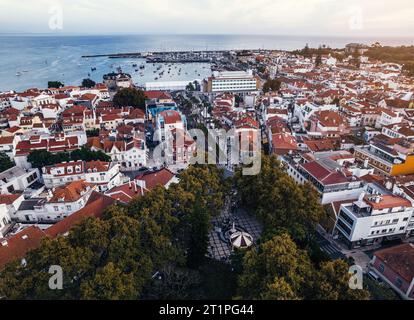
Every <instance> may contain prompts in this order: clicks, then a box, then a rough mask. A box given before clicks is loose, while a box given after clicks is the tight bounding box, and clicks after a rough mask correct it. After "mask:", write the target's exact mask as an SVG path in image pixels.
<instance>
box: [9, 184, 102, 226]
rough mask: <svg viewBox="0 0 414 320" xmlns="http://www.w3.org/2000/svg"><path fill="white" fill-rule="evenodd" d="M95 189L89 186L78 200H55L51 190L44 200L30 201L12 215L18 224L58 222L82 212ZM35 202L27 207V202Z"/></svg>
mask: <svg viewBox="0 0 414 320" xmlns="http://www.w3.org/2000/svg"><path fill="white" fill-rule="evenodd" d="M93 190H94V188H91V187H90V186H88V187H87V188H86V189H84V190H82V192H81V195H80V196H79V197H78V198H76V199H70V200H66V199H63V198H62V199H58V200H57V201H56V200H51V199H53V198H52V197H53V193H54V191H52V190H49V195H48V197H47V198H44V199H29V200H26V201H25V202H23V204H22V207H20V209H19V210H18V211H17V212H15V213H14V214H13V215H12V218H13V220H15V221H18V222H31V223H38V222H58V221H60V220H62V219H64V218H66V217H68V216H69V215H71V214H73V213H75V212H77V211H79V210H81V209H82V208H83V207H84V206H85V205H86V203H87V202H88V200H89V197H90V196H91V194H92V191H93ZM30 201H31V202H33V203H32V204H31V205H26V204H25V203H27V202H30Z"/></svg>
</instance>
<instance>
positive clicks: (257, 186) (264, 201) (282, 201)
mask: <svg viewBox="0 0 414 320" xmlns="http://www.w3.org/2000/svg"><path fill="white" fill-rule="evenodd" d="M235 183H236V187H237V189H238V192H239V197H240V200H241V204H242V205H244V206H245V207H247V208H248V209H249V211H251V212H253V213H254V215H255V216H256V217H257V218H258V219H259V220H260V221H262V223H263V225H264V226H265V235H270V236H273V235H274V234H275V233H276V232H278V231H280V230H283V231H287V232H289V234H290V235H291V236H292V237H293V239H295V241H297V242H298V243H301V244H303V245H304V246H306V245H308V244H309V242H310V237H312V235H313V234H314V232H315V228H316V225H317V224H318V222H319V221H320V219H321V218H322V217H323V216H324V214H325V212H324V210H323V207H322V206H321V205H320V203H319V197H318V194H317V192H316V191H315V190H314V188H313V187H312V186H311V185H309V184H305V185H303V186H302V185H299V184H297V183H296V182H295V181H294V180H293V179H292V178H290V177H289V176H288V175H287V174H286V173H285V172H284V170H283V169H282V168H281V165H280V162H279V161H277V159H276V158H275V157H274V156H265V155H263V156H262V169H261V171H260V173H259V174H258V175H256V176H244V175H243V174H242V171H241V170H238V171H237V172H236V177H235ZM257 190H266V191H265V192H257ZM292 199H295V201H292Z"/></svg>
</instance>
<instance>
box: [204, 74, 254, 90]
mask: <svg viewBox="0 0 414 320" xmlns="http://www.w3.org/2000/svg"><path fill="white" fill-rule="evenodd" d="M257 90H259V80H258V79H257V78H256V77H255V76H254V75H253V72H252V71H251V70H248V71H225V72H214V74H213V76H212V77H210V78H208V80H207V92H212V93H215V92H252V91H257Z"/></svg>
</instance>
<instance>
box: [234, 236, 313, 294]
mask: <svg viewBox="0 0 414 320" xmlns="http://www.w3.org/2000/svg"><path fill="white" fill-rule="evenodd" d="M311 277H312V264H311V261H310V259H309V257H308V255H307V254H306V252H305V251H302V250H300V249H298V248H297V246H296V244H295V243H294V242H293V241H292V239H291V237H290V236H289V235H288V234H287V233H284V234H281V235H279V236H275V237H273V238H272V239H271V240H269V241H267V242H265V243H263V244H262V245H261V246H260V248H258V249H257V250H251V251H249V252H247V253H246V255H245V257H244V260H243V273H242V275H241V276H240V278H239V290H240V295H241V297H242V298H244V299H265V298H267V299H270V298H272V299H297V298H304V297H305V296H306V295H307V292H308V291H309V290H310V286H311V281H309V280H310V279H311Z"/></svg>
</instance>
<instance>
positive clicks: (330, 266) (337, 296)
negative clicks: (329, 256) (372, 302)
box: [313, 260, 370, 300]
mask: <svg viewBox="0 0 414 320" xmlns="http://www.w3.org/2000/svg"><path fill="white" fill-rule="evenodd" d="M348 272H349V265H348V264H347V263H346V262H345V261H344V260H335V261H327V262H323V263H322V264H321V267H320V270H319V271H318V272H316V273H315V275H316V276H315V281H314V291H313V295H314V299H323V300H368V299H369V297H370V295H369V292H368V291H366V290H352V289H351V288H350V287H349V279H350V274H349V273H348Z"/></svg>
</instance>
